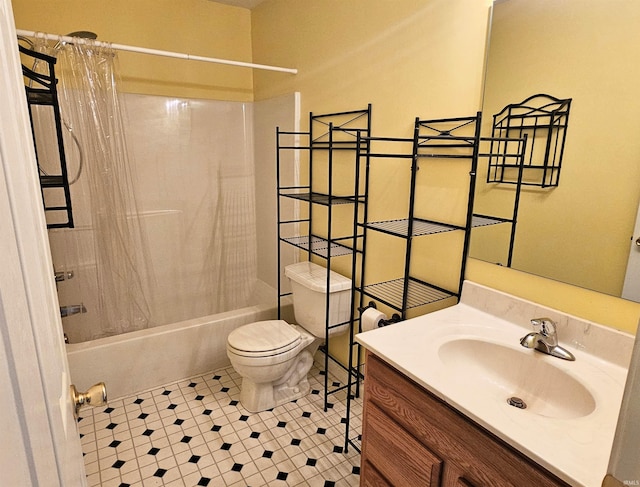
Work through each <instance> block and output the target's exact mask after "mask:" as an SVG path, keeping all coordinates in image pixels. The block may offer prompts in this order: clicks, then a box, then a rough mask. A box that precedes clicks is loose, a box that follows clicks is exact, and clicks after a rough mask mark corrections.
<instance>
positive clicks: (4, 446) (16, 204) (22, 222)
mask: <svg viewBox="0 0 640 487" xmlns="http://www.w3.org/2000/svg"><path fill="white" fill-rule="evenodd" d="M0 73H2V74H1V75H0V390H1V391H2V394H0V411H2V415H0V418H1V419H0V428H2V442H1V443H0V472H2V484H3V485H34V486H74V487H75V486H83V485H86V480H85V474H84V465H83V462H82V451H81V447H80V439H79V436H78V431H77V427H76V423H75V420H74V418H73V413H72V407H73V406H72V400H71V395H70V392H69V386H70V384H69V367H68V363H67V358H66V353H65V345H64V338H63V334H62V327H61V323H60V314H59V309H58V302H57V297H56V292H55V282H54V279H53V264H52V262H51V255H50V252H49V247H48V241H47V234H46V230H45V228H46V226H45V222H44V211H43V209H42V199H41V195H40V189H39V184H38V175H37V170H36V164H35V155H34V150H33V144H32V140H31V131H30V127H29V118H28V113H27V108H26V100H25V93H24V86H23V82H22V75H21V68H20V63H19V59H18V50H17V44H16V33H15V27H14V21H13V13H12V11H11V4H10V1H9V0H0Z"/></svg>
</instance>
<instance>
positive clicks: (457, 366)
mask: <svg viewBox="0 0 640 487" xmlns="http://www.w3.org/2000/svg"><path fill="white" fill-rule="evenodd" d="M543 316H544V317H549V318H551V319H553V320H554V321H556V322H557V323H558V337H559V340H560V345H562V346H563V347H565V348H567V349H568V350H570V351H571V352H572V353H573V354H574V355H575V357H576V360H575V362H569V361H565V360H561V359H559V358H555V357H551V356H548V355H545V354H542V353H539V352H535V351H533V350H528V349H524V348H523V347H521V346H520V345H519V342H520V338H521V337H522V336H524V335H525V334H526V333H528V332H530V331H532V330H531V327H530V324H529V322H530V320H531V319H532V318H538V317H543ZM356 339H357V341H358V342H359V343H361V344H362V345H363V346H364V347H366V348H367V349H368V350H370V351H371V352H373V353H375V354H376V355H377V356H379V357H380V358H382V359H383V360H385V361H387V362H388V363H389V364H391V365H392V366H394V367H395V368H396V369H398V370H399V371H401V372H402V373H404V374H405V375H407V376H408V377H409V378H411V379H412V380H414V381H415V382H417V383H418V384H420V385H421V386H423V387H424V388H425V389H427V390H428V391H430V392H432V393H433V394H435V395H436V396H437V397H439V398H440V399H442V400H443V401H445V402H446V403H448V404H450V405H451V406H452V407H454V408H455V409H457V410H458V411H460V412H461V413H462V414H464V415H466V416H467V417H469V418H470V419H472V420H473V421H475V422H476V423H478V424H479V425H481V426H483V427H484V428H486V429H487V430H489V431H491V432H492V433H494V434H495V435H496V436H498V437H499V438H501V439H502V440H504V441H505V442H507V443H508V444H510V445H511V446H513V447H514V448H516V449H518V450H519V451H521V452H522V453H524V454H525V455H527V456H528V457H530V458H531V459H533V460H534V461H536V462H537V463H539V464H540V465H542V466H543V467H545V468H546V469H548V470H549V471H550V472H552V473H554V474H555V475H557V476H558V477H559V478H561V479H563V480H565V481H566V482H568V483H570V484H572V485H579V486H584V487H599V486H600V485H601V482H602V479H603V477H604V476H605V474H606V471H607V466H608V462H609V456H610V452H611V446H612V444H613V438H614V435H615V429H616V424H617V419H618V413H619V410H620V404H621V401H622V396H623V393H624V387H625V379H626V375H627V368H628V364H629V361H630V359H631V353H632V349H633V343H634V337H633V336H632V335H630V334H627V333H623V332H619V331H617V330H614V329H612V328H608V327H605V326H601V325H598V324H595V323H591V322H588V321H585V320H581V319H578V318H575V317H572V316H569V315H566V314H563V313H560V312H558V311H556V310H553V309H549V308H545V307H541V306H539V305H536V304H535V303H531V302H529V301H526V300H522V299H519V298H516V297H513V296H510V295H508V294H505V293H501V292H498V291H495V290H492V289H489V288H486V287H484V286H480V285H478V284H475V283H472V282H469V281H467V282H465V284H464V287H463V294H462V297H461V300H460V303H459V304H458V305H456V306H452V307H450V308H447V309H444V310H441V311H436V312H434V313H431V314H428V315H424V316H420V317H417V318H413V319H409V320H406V321H403V322H400V323H396V324H394V325H391V326H387V327H384V328H378V329H376V330H372V331H369V332H365V333H360V334H358V335H357V336H356ZM465 341H466V343H467V344H469V343H471V342H474V343H472V344H473V345H476V344H477V342H478V341H479V342H481V343H482V344H484V345H487V346H489V347H492V346H493V347H494V348H495V347H498V349H500V350H504V351H507V352H509V353H508V354H507V355H505V356H504V358H501V356H500V354H492V357H490V358H488V360H489V361H490V362H491V363H490V364H489V366H487V367H486V368H483V367H478V366H477V365H476V363H475V362H474V358H473V357H470V358H469V360H467V359H466V358H465V356H464V355H458V356H457V358H455V359H452V358H451V357H449V356H447V353H449V352H444V350H445V348H446V347H449V351H450V350H453V348H452V347H451V346H450V345H451V344H452V343H453V342H456V343H455V344H454V347H457V346H458V345H460V344H463V342H465ZM463 345H464V344H463ZM473 350H474V351H475V349H473ZM491 350H492V351H493V350H494V349H493V348H492V349H491ZM463 351H464V350H463ZM513 353H516V354H522V353H524V354H530V355H528V356H526V357H523V356H521V355H518V357H522V358H525V359H526V360H525V362H526V364H527V365H526V367H525V366H520V367H521V368H522V370H519V369H518V367H514V365H513V364H512V363H504V364H501V363H500V360H503V361H510V360H511V359H512V357H514V355H513ZM461 357H462V359H461ZM532 364H533V368H531V365H532ZM483 365H484V364H483ZM502 365H503V366H504V374H505V375H506V376H508V377H509V380H504V381H503V376H502V375H503V369H502ZM549 367H552V368H553V369H552V370H551V369H549ZM467 369H468V370H467ZM549 371H551V372H554V373H557V374H558V375H554V374H548V372H549ZM474 374H475V375H474ZM478 374H480V375H478ZM551 376H557V377H559V378H562V379H563V380H564V381H565V382H566V383H563V384H562V385H561V386H559V385H558V384H553V383H552V382H551V381H549V380H548V378H549V377H551ZM558 380H559V379H558ZM572 384H573V385H572ZM521 386H522V387H521ZM574 386H575V389H572V387H574ZM554 387H555V389H554ZM512 389H513V390H512ZM536 391H537V392H536ZM512 393H513V395H518V394H524V397H527V394H528V397H527V399H526V400H527V401H530V402H532V403H533V404H532V407H530V408H528V409H524V410H521V409H517V408H514V407H512V406H510V405H508V404H507V401H506V399H507V398H508V397H509V396H510V395H511V394H512ZM536 394H539V396H540V398H542V399H540V400H539V401H538V400H537V399H538V398H537V397H536ZM563 394H564V396H563ZM556 396H557V397H556ZM544 397H546V398H547V400H545V399H544ZM548 398H551V400H550V401H549V400H548ZM580 398H590V400H592V402H591V403H589V400H586V399H585V400H584V401H582V399H580ZM556 399H557V401H556ZM581 402H584V405H582V404H581ZM549 403H551V404H549ZM555 403H557V404H555ZM576 403H580V404H579V405H578V406H576Z"/></svg>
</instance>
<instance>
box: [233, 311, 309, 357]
mask: <svg viewBox="0 0 640 487" xmlns="http://www.w3.org/2000/svg"><path fill="white" fill-rule="evenodd" d="M301 339H302V337H301V335H300V332H298V331H297V330H296V329H295V328H294V327H292V326H290V325H289V324H288V323H287V322H286V321H283V320H270V321H258V322H256V323H250V324H248V325H244V326H241V327H240V328H236V329H235V330H233V331H232V332H231V333H229V338H228V339H227V344H228V345H229V346H230V347H231V348H233V349H234V352H235V353H237V354H242V355H253V356H262V355H274V354H276V353H284V352H286V351H287V350H291V349H292V348H294V347H297V346H298V344H299V343H300V341H301Z"/></svg>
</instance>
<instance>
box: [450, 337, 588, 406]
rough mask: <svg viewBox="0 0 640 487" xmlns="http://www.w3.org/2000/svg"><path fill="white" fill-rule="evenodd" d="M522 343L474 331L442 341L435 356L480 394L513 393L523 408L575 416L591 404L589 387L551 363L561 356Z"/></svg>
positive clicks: (510, 395)
mask: <svg viewBox="0 0 640 487" xmlns="http://www.w3.org/2000/svg"><path fill="white" fill-rule="evenodd" d="M520 348H522V347H520V346H519V345H514V346H508V345H505V344H500V343H495V342H491V341H487V340H482V339H481V338H478V337H467V338H455V339H452V340H448V341H445V342H444V343H441V344H440V346H439V347H438V358H439V360H440V362H441V363H442V365H443V366H444V372H446V373H451V374H453V375H454V376H455V380H456V381H459V382H463V383H465V384H464V386H465V387H468V388H469V390H473V391H474V392H475V393H477V394H478V395H479V396H485V395H489V396H490V397H491V398H493V399H496V400H498V401H500V403H501V404H504V405H505V406H507V401H508V399H510V398H513V397H515V398H517V400H516V401H515V402H516V403H517V402H518V400H522V401H523V402H524V403H525V404H526V408H524V409H521V411H522V414H536V415H539V416H543V417H548V418H555V419H574V418H580V417H583V416H588V415H589V414H591V413H592V412H593V411H594V410H595V408H596V401H595V399H594V397H593V395H592V394H591V393H590V392H589V390H588V389H587V388H586V387H585V386H584V385H583V384H582V383H581V382H580V381H579V380H577V379H576V378H574V377H572V376H571V375H570V374H569V373H568V372H567V371H565V370H563V369H562V368H560V367H557V366H555V365H553V360H558V361H559V360H560V359H558V358H555V357H549V356H546V355H544V354H541V353H539V352H534V351H533V350H527V349H525V348H522V350H521V349H520ZM478 399H479V398H478ZM512 402H513V401H512ZM512 405H514V404H512ZM507 407H508V406H507ZM516 407H520V405H519V404H517V405H516Z"/></svg>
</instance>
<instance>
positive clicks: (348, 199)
mask: <svg viewBox="0 0 640 487" xmlns="http://www.w3.org/2000/svg"><path fill="white" fill-rule="evenodd" d="M280 196H284V197H286V198H293V199H296V200H302V201H308V202H309V203H316V204H319V205H325V206H329V205H347V204H351V203H354V202H355V201H356V197H355V196H331V195H328V194H324V193H316V192H311V193H281V194H280ZM360 199H362V198H360Z"/></svg>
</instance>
